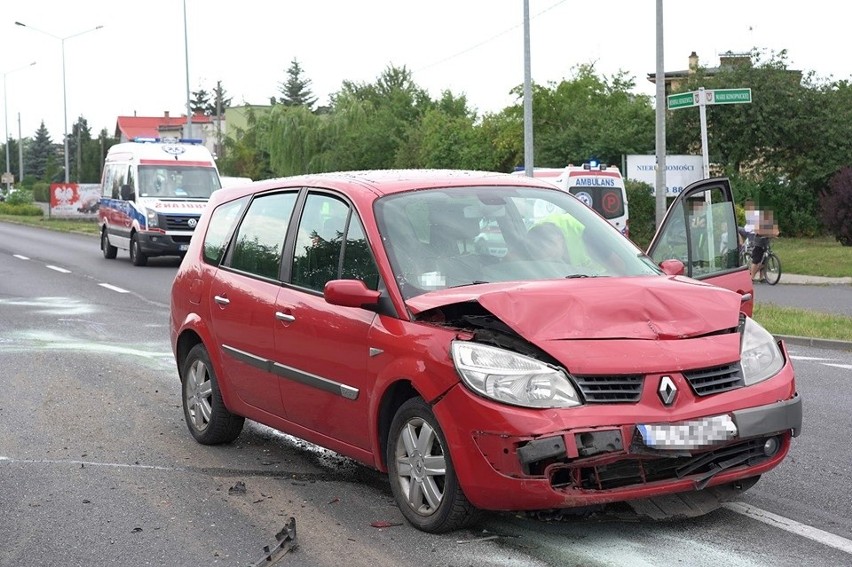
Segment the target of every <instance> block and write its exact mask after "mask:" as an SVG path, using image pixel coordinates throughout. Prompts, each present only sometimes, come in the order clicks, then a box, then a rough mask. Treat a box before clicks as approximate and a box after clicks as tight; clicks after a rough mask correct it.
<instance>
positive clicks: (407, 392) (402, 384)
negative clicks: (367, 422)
mask: <svg viewBox="0 0 852 567" xmlns="http://www.w3.org/2000/svg"><path fill="white" fill-rule="evenodd" d="M418 396H421V394H420V392H418V391H417V389H416V388H415V387H414V384H413V383H412V382H411V381H410V380H409V379H407V378H400V379H399V380H397V381H396V382H394V383H393V384H391V385H390V386H389V387H388V388H387V389H386V390H385V391H384V393H383V394H382V398H381V401H380V402H379V409H378V412H377V414H376V434H377V436H378V443H379V454H378V456H377V459H376V460H377V462H376V466H377V468H378V469H379V470H380V471H382V472H384V473H386V472H387V470H388V467H387V451H388V437H389V435H390V426H391V422H392V421H393V417H394V416H395V415H396V412H397V410H398V409H399V408H400V406H401V405H402V404H404V403H405V402H406V401H408V400H410V399H411V398H415V397H418ZM421 397H422V396H421Z"/></svg>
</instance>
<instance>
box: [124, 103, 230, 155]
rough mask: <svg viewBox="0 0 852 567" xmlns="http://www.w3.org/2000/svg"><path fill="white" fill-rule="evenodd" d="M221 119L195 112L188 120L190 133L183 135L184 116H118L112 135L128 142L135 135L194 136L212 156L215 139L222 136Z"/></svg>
mask: <svg viewBox="0 0 852 567" xmlns="http://www.w3.org/2000/svg"><path fill="white" fill-rule="evenodd" d="M224 122H225V121H224V120H222V121H221V124H220V121H219V120H218V119H217V118H216V117H215V116H206V115H204V114H195V115H193V116H192V119H191V121H190V124H189V126H190V134H189V136H186V135H185V133H184V132H185V131H186V126H187V119H186V115H182V116H169V113H168V111H166V113H165V114H164V115H163V116H119V117H118V120H117V121H116V125H115V138H116V139H117V140H118V141H119V142H129V141H132V140H133V139H135V138H187V137H188V138H197V139H200V140H202V143H203V144H204V146H206V147H207V149H208V150H210V152H211V153H212V154H213V155H214V156H215V155H216V154H217V152H216V150H217V146H218V144H217V141H218V140H219V139H220V137H221V136H223V135H224Z"/></svg>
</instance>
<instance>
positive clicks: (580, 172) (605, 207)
mask: <svg viewBox="0 0 852 567" xmlns="http://www.w3.org/2000/svg"><path fill="white" fill-rule="evenodd" d="M515 173H516V174H521V175H522V174H523V173H524V172H523V171H516V172H515ZM533 177H537V178H539V179H544V180H546V181H549V182H550V183H553V184H554V185H556V186H558V187H559V188H561V189H563V190H565V191H568V192H569V193H571V194H572V195H574V196H576V197H577V198H578V199H580V200H581V201H582V202H583V203H585V204H586V205H587V206H589V207H591V208H592V209H594V210H596V211H597V212H598V213H600V215H601V216H602V217H604V218H605V219H606V220H608V221H609V223H610V224H611V225H613V226H614V227H615V228H617V229H618V230H619V231H621V233H622V234H623V235H625V236H629V226H630V224H629V218H630V217H629V215H628V209H627V191H626V190H625V189H624V179H623V178H622V177H621V172H620V171H619V170H618V168H617V167H615V166H612V165H610V166H607V165H606V164H603V163H599V162H597V161H587V162H585V163H584V164H583V165H569V166H567V167H558V168H547V167H537V168H534V169H533Z"/></svg>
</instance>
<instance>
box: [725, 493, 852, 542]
mask: <svg viewBox="0 0 852 567" xmlns="http://www.w3.org/2000/svg"><path fill="white" fill-rule="evenodd" d="M722 506H724V507H725V508H727V509H728V510H731V511H732V512H736V513H737V514H742V515H743V516H748V517H749V518H752V519H755V520H758V521H759V522H763V523H764V524H769V525H770V526H774V527H776V528H780V529H782V530H786V531H788V532H791V533H794V534H798V535H800V536H804V537H806V538H808V539H810V540H813V541H815V542H817V543H821V544H823V545H827V546H829V547H833V548H834V549H839V550H840V551H843V552H844V553H848V554H850V555H852V540H848V539H846V538H845V537H840V536H839V535H835V534H833V533H830V532H825V531H823V530H821V529H819V528H814V527H812V526H807V525H805V524H800V523H799V522H796V521H793V520H790V519H788V518H785V517H783V516H779V515H777V514H773V513H772V512H767V511H765V510H761V509H760V508H755V507H754V506H749V505H748V504H743V503H742V502H726V503H725V504H722Z"/></svg>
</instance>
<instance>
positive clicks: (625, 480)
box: [550, 439, 769, 490]
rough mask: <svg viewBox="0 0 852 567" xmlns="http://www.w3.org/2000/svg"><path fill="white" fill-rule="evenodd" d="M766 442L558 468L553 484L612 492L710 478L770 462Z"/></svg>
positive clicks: (745, 442)
mask: <svg viewBox="0 0 852 567" xmlns="http://www.w3.org/2000/svg"><path fill="white" fill-rule="evenodd" d="M764 441H765V439H752V440H749V441H744V442H741V443H736V444H733V445H727V446H725V447H721V448H719V449H716V450H714V451H708V452H705V453H700V454H698V455H694V456H693V455H684V454H682V453H681V454H680V456H660V457H656V456H653V457H651V456H647V455H646V456H642V455H634V456H631V457H628V458H625V459H621V460H620V461H617V462H615V463H609V464H605V465H597V466H595V465H590V466H582V467H576V468H573V467H572V468H557V469H554V471H553V473H552V474H551V478H550V482H551V484H552V485H553V486H554V487H555V488H560V487H570V488H582V489H586V490H611V489H614V488H622V487H625V486H639V485H643V484H646V483H649V482H656V481H661V480H672V479H680V478H684V477H686V476H690V475H708V474H710V473H713V472H714V471H718V470H725V469H727V468H729V467H733V466H743V465H744V466H753V465H756V464H758V463H761V462H763V461H765V460H766V459H768V458H769V457H767V456H766V455H765V454H764V452H763V443H764Z"/></svg>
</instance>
